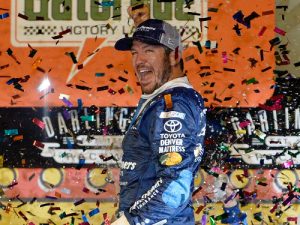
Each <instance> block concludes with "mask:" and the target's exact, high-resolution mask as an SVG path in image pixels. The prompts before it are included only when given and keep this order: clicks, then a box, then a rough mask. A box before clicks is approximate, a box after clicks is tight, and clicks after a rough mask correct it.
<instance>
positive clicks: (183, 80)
mask: <svg viewBox="0 0 300 225" xmlns="http://www.w3.org/2000/svg"><path fill="white" fill-rule="evenodd" d="M175 87H185V88H193V87H192V85H191V83H190V82H189V80H188V78H187V76H184V77H179V78H176V79H173V80H170V81H168V82H167V83H165V84H163V85H162V86H161V87H160V88H158V89H156V90H155V91H154V92H153V93H151V94H149V95H145V94H144V95H142V96H141V99H140V102H139V106H138V108H137V112H136V115H135V117H134V118H137V117H138V116H139V115H140V113H141V112H142V111H143V110H144V108H145V106H146V105H147V104H148V102H150V101H151V100H152V99H153V98H154V97H156V96H157V95H159V94H160V93H162V92H164V91H165V90H168V89H171V88H175Z"/></svg>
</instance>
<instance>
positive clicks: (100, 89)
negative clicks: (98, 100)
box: [97, 86, 108, 91]
mask: <svg viewBox="0 0 300 225" xmlns="http://www.w3.org/2000/svg"><path fill="white" fill-rule="evenodd" d="M105 90H108V86H102V87H97V91H105Z"/></svg>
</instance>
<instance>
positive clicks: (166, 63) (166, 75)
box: [153, 56, 171, 91]
mask: <svg viewBox="0 0 300 225" xmlns="http://www.w3.org/2000/svg"><path fill="white" fill-rule="evenodd" d="M163 67H164V70H163V72H162V76H161V80H160V82H159V83H157V84H156V85H155V88H154V90H153V91H155V90H156V89H158V88H160V87H161V86H162V85H164V84H165V83H166V82H167V81H169V79H170V77H171V62H170V59H169V57H167V56H165V58H164V65H163Z"/></svg>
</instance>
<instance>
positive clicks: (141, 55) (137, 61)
mask: <svg viewBox="0 0 300 225" xmlns="http://www.w3.org/2000/svg"><path fill="white" fill-rule="evenodd" d="M146 60H147V58H146V55H145V54H144V53H138V54H137V55H136V59H135V64H136V65H139V64H141V63H144V62H146Z"/></svg>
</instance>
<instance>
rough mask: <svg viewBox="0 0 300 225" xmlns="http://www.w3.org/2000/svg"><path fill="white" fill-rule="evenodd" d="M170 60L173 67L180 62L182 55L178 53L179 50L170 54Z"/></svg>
mask: <svg viewBox="0 0 300 225" xmlns="http://www.w3.org/2000/svg"><path fill="white" fill-rule="evenodd" d="M169 59H170V64H171V66H176V65H177V64H178V63H179V62H180V59H181V53H180V52H179V51H178V48H176V49H175V50H174V51H172V52H171V53H170V55H169Z"/></svg>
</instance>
